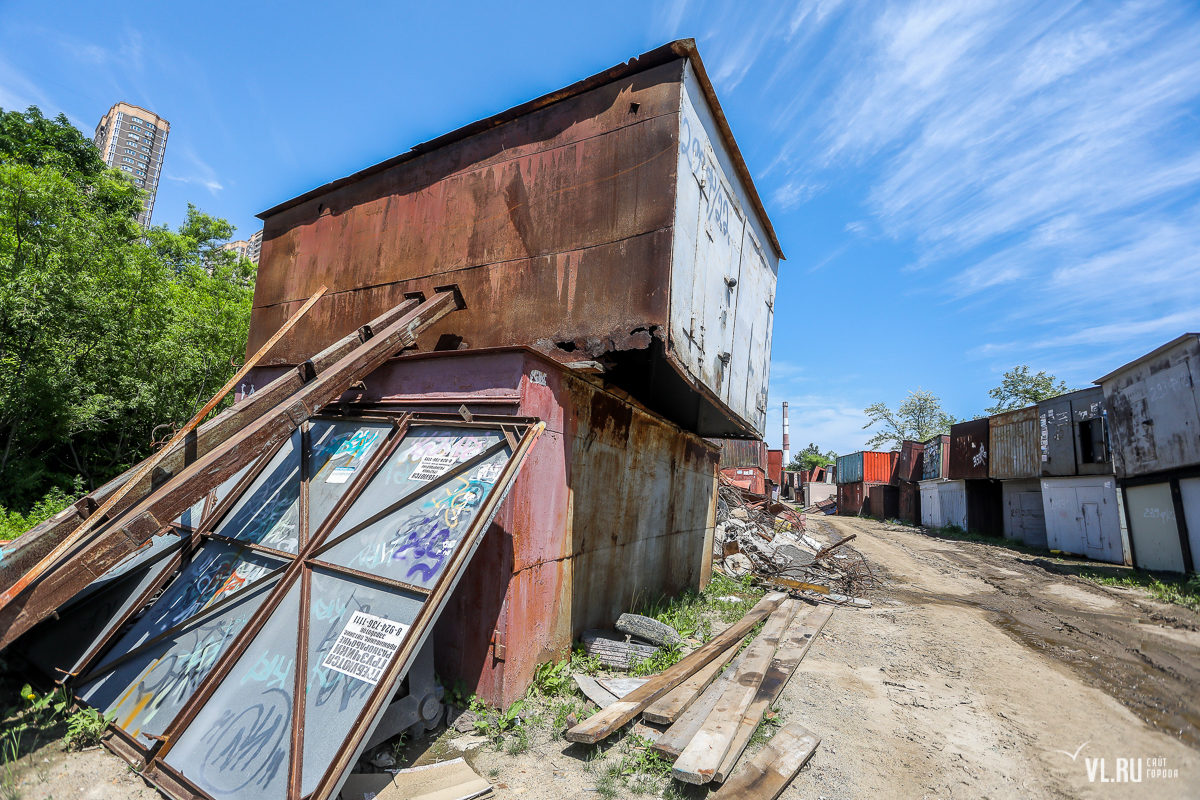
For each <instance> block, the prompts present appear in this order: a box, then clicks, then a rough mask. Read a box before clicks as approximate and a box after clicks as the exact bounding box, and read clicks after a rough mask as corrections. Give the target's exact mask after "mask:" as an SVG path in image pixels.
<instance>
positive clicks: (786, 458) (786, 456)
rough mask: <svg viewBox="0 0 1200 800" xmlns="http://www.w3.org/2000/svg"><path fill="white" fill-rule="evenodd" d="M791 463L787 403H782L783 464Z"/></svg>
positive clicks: (785, 465) (785, 466)
mask: <svg viewBox="0 0 1200 800" xmlns="http://www.w3.org/2000/svg"><path fill="white" fill-rule="evenodd" d="M790 463H792V445H791V443H790V442H789V441H788V418H787V403H784V404H783V466H784V468H785V469H786V468H787V465H788V464H790Z"/></svg>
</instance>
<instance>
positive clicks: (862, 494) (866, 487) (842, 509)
mask: <svg viewBox="0 0 1200 800" xmlns="http://www.w3.org/2000/svg"><path fill="white" fill-rule="evenodd" d="M878 485H880V484H879V483H870V482H866V481H856V482H855V483H839V484H838V487H837V501H838V507H837V513H838V516H839V517H857V516H858V515H859V514H860V513H862V514H869V513H871V511H870V508H869V506H868V505H867V504H868V501H869V499H870V496H869V492H870V490H871V487H872V486H878Z"/></svg>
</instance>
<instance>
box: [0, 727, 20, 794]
mask: <svg viewBox="0 0 1200 800" xmlns="http://www.w3.org/2000/svg"><path fill="white" fill-rule="evenodd" d="M22 732H23V731H21V730H8V731H6V732H5V733H4V738H3V740H0V798H2V800H19V798H20V797H21V790H20V789H18V788H17V760H18V759H19V758H20V757H21V734H22Z"/></svg>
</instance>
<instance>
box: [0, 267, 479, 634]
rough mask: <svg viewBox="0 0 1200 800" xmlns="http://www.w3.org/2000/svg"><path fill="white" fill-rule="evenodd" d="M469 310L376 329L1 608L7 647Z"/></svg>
mask: <svg viewBox="0 0 1200 800" xmlns="http://www.w3.org/2000/svg"><path fill="white" fill-rule="evenodd" d="M406 302H408V301H406ZM464 307H465V304H464V303H463V300H462V296H461V295H460V294H459V292H458V288H457V287H455V286H451V287H444V290H443V291H439V292H438V293H437V294H436V295H435V296H434V297H433V298H432V299H430V300H428V301H425V302H423V303H421V304H420V305H419V306H417V307H416V308H415V309H413V310H411V311H410V312H408V313H407V314H404V315H403V316H401V317H400V318H399V319H396V320H395V321H394V322H392V323H391V324H390V325H388V326H387V327H385V328H384V329H382V330H378V331H375V330H372V331H371V333H372V334H373V335H372V336H371V337H370V338H368V339H366V341H362V342H360V343H359V345H358V346H357V347H353V348H352V349H351V350H350V351H349V352H348V353H345V354H344V355H343V356H342V357H341V358H340V359H338V360H337V361H336V362H335V363H333V364H331V365H329V366H328V368H327V369H326V370H324V371H323V372H322V373H321V374H319V375H317V376H316V377H314V378H312V379H311V380H310V381H309V382H308V383H307V384H305V385H304V386H303V388H301V389H300V391H298V392H296V393H295V394H293V395H291V396H288V397H286V398H285V399H284V400H283V402H280V403H278V404H277V405H276V406H275V407H274V408H272V409H270V411H269V413H264V414H262V415H261V416H260V417H259V418H258V419H256V420H254V421H253V422H251V423H250V424H249V425H247V426H245V427H244V428H243V429H242V430H241V431H239V432H238V433H237V434H235V435H234V436H232V437H229V439H228V440H227V441H224V442H222V443H221V444H220V445H219V446H217V447H215V448H214V449H213V450H212V451H211V452H209V453H208V454H207V455H205V456H204V457H202V458H199V459H197V460H196V461H195V462H194V463H192V464H191V465H189V466H188V467H186V468H185V469H183V470H182V471H181V472H180V473H179V474H177V475H175V476H174V477H173V478H171V479H170V480H169V481H167V483H166V484H164V485H163V486H162V487H161V488H159V489H157V490H156V491H154V492H153V493H152V494H150V495H149V496H148V497H146V498H145V499H143V500H142V501H141V502H140V503H138V504H137V505H136V506H135V507H134V508H132V509H130V510H129V511H128V513H127V514H126V516H125V519H124V520H123V521H122V524H120V525H116V524H114V525H111V526H109V527H108V528H107V529H105V530H103V531H101V532H99V533H97V534H96V536H95V538H94V540H93V541H92V542H91V543H89V544H88V545H86V546H85V547H83V549H82V550H80V551H79V552H78V554H77V555H75V556H73V557H72V558H70V559H69V560H67V561H66V562H65V563H63V564H61V565H59V566H58V568H57V569H54V570H52V571H51V572H50V573H48V574H47V575H46V576H45V577H44V578H43V579H42V580H41V581H39V582H37V583H35V584H33V585H32V586H30V587H28V588H27V589H25V591H23V592H22V593H21V594H20V595H18V596H17V597H16V598H15V599H14V600H13V602H11V603H9V604H8V605H7V606H6V607H4V608H3V609H0V631H2V633H0V648H4V647H6V646H8V645H9V644H11V643H12V641H13V640H15V639H16V638H17V637H18V636H20V635H21V634H22V633H24V632H25V631H27V630H29V629H30V628H31V627H33V626H34V625H35V624H37V623H38V622H40V621H41V620H42V619H44V618H45V617H47V616H49V615H50V614H51V613H53V611H54V610H55V609H56V608H57V607H58V606H59V605H61V604H62V603H63V602H65V601H66V600H68V599H69V598H71V597H73V596H74V595H75V594H76V593H77V592H79V591H80V590H81V589H83V588H84V587H85V586H87V585H88V584H89V583H91V582H92V581H93V580H95V579H96V578H98V577H100V576H101V575H103V574H104V573H105V571H107V570H108V569H110V568H111V567H112V566H113V565H114V564H115V563H117V562H118V561H119V560H120V559H122V558H124V557H126V556H127V555H129V554H130V553H132V552H134V551H136V550H137V549H139V548H140V547H141V546H142V545H144V544H145V543H146V542H147V541H149V539H150V537H151V536H154V535H155V534H157V533H158V532H160V531H161V530H163V529H164V528H165V527H166V525H167V524H168V523H169V522H170V521H171V520H173V519H175V518H176V517H177V516H179V515H180V514H182V513H183V512H184V511H185V510H186V509H187V508H189V507H190V506H191V505H193V504H194V503H195V502H196V501H197V500H198V499H200V498H202V497H204V496H205V495H206V494H207V493H208V492H209V491H210V490H212V489H214V488H215V487H217V486H219V485H220V484H221V483H222V482H223V481H225V480H226V479H227V478H229V476H231V475H233V474H234V473H235V472H237V470H238V469H240V468H241V467H242V466H244V465H245V464H246V463H247V462H248V461H250V460H251V459H253V458H256V457H257V456H258V455H259V454H260V453H261V452H262V451H263V450H264V449H265V448H269V447H271V446H273V445H274V444H275V443H276V442H279V441H280V440H282V439H283V438H285V437H287V436H290V435H291V433H292V431H294V430H296V428H298V427H299V426H300V425H301V424H303V423H304V421H305V420H307V419H308V418H309V417H311V416H313V415H314V414H316V413H317V412H318V411H319V410H320V409H321V408H323V407H325V406H326V405H328V404H330V403H332V402H333V401H335V400H337V399H338V397H340V396H341V395H342V394H343V393H344V392H345V391H346V390H348V389H349V388H350V385H351V384H352V383H354V382H355V381H357V380H359V379H361V378H362V377H364V376H366V375H368V374H369V373H370V372H371V371H373V370H374V369H375V368H376V367H378V366H379V365H381V364H382V363H383V362H385V361H386V360H387V359H388V358H390V357H391V356H392V355H394V354H395V353H396V352H397V351H399V350H401V349H403V348H404V347H407V346H409V345H411V344H412V343H413V342H415V341H416V338H417V336H418V335H419V334H420V333H421V332H422V331H424V330H425V329H426V328H428V327H429V326H431V325H433V324H434V323H436V322H437V321H438V320H440V319H441V318H442V317H444V316H446V315H447V314H449V313H451V312H452V311H455V310H457V309H460V308H464ZM299 369H300V371H304V370H308V371H310V373H315V372H316V370H315V364H314V363H313V362H312V361H309V362H306V363H305V364H302V365H301V366H300V368H299Z"/></svg>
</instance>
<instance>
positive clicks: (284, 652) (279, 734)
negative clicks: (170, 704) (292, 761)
mask: <svg viewBox="0 0 1200 800" xmlns="http://www.w3.org/2000/svg"><path fill="white" fill-rule="evenodd" d="M299 608H300V585H299V583H296V584H294V585H293V586H292V588H291V589H289V590H288V593H287V596H286V597H285V598H284V599H283V600H282V601H281V602H280V604H279V607H278V608H276V609H275V613H274V614H272V615H271V618H270V619H269V620H267V623H266V625H264V626H263V628H262V630H261V631H259V634H258V636H256V637H255V638H254V641H252V642H251V643H250V645H249V647H247V648H246V651H245V652H244V653H243V654H242V657H241V658H239V659H238V662H237V664H235V665H234V667H233V669H232V670H230V671H229V674H228V675H226V676H225V678H224V680H222V681H221V685H220V686H218V687H217V689H216V691H215V692H213V694H212V697H210V698H209V699H208V702H207V703H205V704H204V707H203V708H202V709H200V712H199V713H198V714H197V715H196V718H195V719H194V720H192V722H191V724H190V725H188V726H187V728H186V729H185V730H184V731H183V733H181V734H180V736H179V741H178V742H177V743H176V745H175V747H173V748H172V749H171V751H170V752H169V753H167V756H166V762H167V763H168V764H170V765H171V766H172V767H174V768H175V769H177V770H179V772H181V773H182V774H183V775H184V777H186V778H188V779H189V780H191V781H192V782H194V783H195V784H196V785H197V786H198V787H200V788H201V789H202V790H204V791H205V792H207V793H208V794H210V795H211V796H212V797H214V798H216V800H270V799H271V798H284V797H286V796H287V782H288V761H289V751H290V748H291V732H292V695H293V693H294V691H295V687H296V683H295V672H294V670H295V667H296V632H297V627H298V625H297V620H298V619H299Z"/></svg>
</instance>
